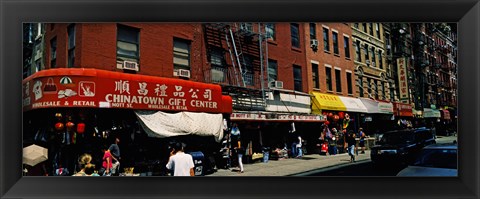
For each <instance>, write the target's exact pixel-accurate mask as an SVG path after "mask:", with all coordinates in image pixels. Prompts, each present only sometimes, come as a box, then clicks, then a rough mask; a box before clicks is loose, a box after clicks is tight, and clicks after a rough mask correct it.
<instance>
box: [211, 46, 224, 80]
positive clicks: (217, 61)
mask: <svg viewBox="0 0 480 199" xmlns="http://www.w3.org/2000/svg"><path fill="white" fill-rule="evenodd" d="M210 63H211V65H212V66H211V67H212V82H225V81H226V80H227V79H226V78H227V69H226V68H225V58H224V53H223V50H222V49H220V48H213V49H212V50H211V52H210Z"/></svg>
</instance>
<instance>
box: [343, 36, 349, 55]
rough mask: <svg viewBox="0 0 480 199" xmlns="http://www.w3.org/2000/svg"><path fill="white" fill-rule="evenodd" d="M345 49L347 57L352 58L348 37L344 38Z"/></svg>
mask: <svg viewBox="0 0 480 199" xmlns="http://www.w3.org/2000/svg"><path fill="white" fill-rule="evenodd" d="M343 48H344V49H345V57H346V58H350V40H349V38H348V37H345V36H344V37H343Z"/></svg>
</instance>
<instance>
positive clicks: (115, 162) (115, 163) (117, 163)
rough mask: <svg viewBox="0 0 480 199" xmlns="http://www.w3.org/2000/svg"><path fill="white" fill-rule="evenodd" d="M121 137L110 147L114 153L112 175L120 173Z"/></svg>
mask: <svg viewBox="0 0 480 199" xmlns="http://www.w3.org/2000/svg"><path fill="white" fill-rule="evenodd" d="M119 144H120V138H118V137H117V138H115V142H114V143H113V144H111V145H110V147H108V150H110V153H111V154H112V160H113V161H112V164H113V165H112V175H118V173H119V171H120V147H119V146H118V145H119Z"/></svg>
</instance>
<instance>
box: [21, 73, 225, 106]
mask: <svg viewBox="0 0 480 199" xmlns="http://www.w3.org/2000/svg"><path fill="white" fill-rule="evenodd" d="M58 70H60V71H62V70H63V71H66V72H65V74H66V75H59V74H58V72H57V73H55V74H54V75H51V76H49V75H47V74H48V73H49V71H48V70H47V71H40V72H38V73H46V74H40V75H37V76H34V77H32V78H28V79H26V80H24V82H23V89H24V90H23V92H22V93H23V109H24V111H26V110H30V109H35V108H48V107H97V108H131V109H143V110H167V111H191V112H223V111H225V110H226V109H229V107H231V104H227V103H228V102H223V101H222V94H221V93H222V92H221V87H220V86H218V85H213V84H205V83H199V82H191V81H185V80H179V79H169V78H161V77H151V76H142V75H130V74H123V73H116V72H110V71H102V72H98V71H99V70H95V69H90V72H92V71H94V75H91V74H88V75H87V74H85V75H78V74H76V75H68V71H71V70H76V69H58ZM52 74H53V73H52ZM67 78H68V80H69V81H65V79H67ZM30 85H34V86H30ZM53 88H55V89H53ZM52 91H54V92H52ZM230 103H231V102H230ZM225 108H226V109H225ZM230 111H231V108H230Z"/></svg>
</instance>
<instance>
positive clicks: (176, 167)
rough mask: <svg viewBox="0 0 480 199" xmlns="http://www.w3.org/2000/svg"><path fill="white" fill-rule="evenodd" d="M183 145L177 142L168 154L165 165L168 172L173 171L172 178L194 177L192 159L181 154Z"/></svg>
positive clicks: (188, 155)
mask: <svg viewBox="0 0 480 199" xmlns="http://www.w3.org/2000/svg"><path fill="white" fill-rule="evenodd" d="M183 150H184V148H183V144H182V143H180V142H177V143H175V144H174V145H173V147H172V150H171V152H170V158H169V159H168V163H167V165H166V167H167V169H168V170H173V176H194V175H195V171H194V170H193V168H194V167H195V165H194V163H193V157H192V155H190V154H186V153H184V152H183Z"/></svg>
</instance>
